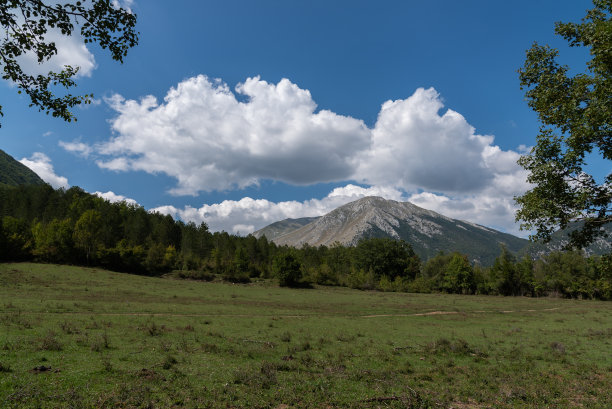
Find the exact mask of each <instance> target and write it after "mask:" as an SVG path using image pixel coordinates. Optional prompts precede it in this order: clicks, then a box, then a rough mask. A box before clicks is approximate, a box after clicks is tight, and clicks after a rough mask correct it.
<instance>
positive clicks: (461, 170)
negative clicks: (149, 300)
mask: <svg viewBox="0 0 612 409" xmlns="http://www.w3.org/2000/svg"><path fill="white" fill-rule="evenodd" d="M442 107H443V104H442V101H441V100H440V97H439V95H438V93H437V92H436V91H435V90H434V89H433V88H429V89H423V88H419V89H417V90H416V92H415V93H414V94H413V95H412V96H411V97H409V98H407V99H404V100H397V101H387V102H385V103H384V104H383V105H382V107H381V110H380V113H379V115H378V120H377V121H376V125H375V126H374V129H373V130H372V142H371V146H370V148H369V149H368V150H367V151H364V152H362V153H360V155H359V157H360V161H359V163H360V165H359V168H358V169H357V170H356V177H357V179H360V180H362V181H364V182H367V183H371V184H378V183H389V182H390V181H393V183H394V184H395V185H396V186H401V187H402V188H404V189H415V188H422V189H426V190H432V191H436V192H451V193H455V192H466V191H477V190H480V189H481V188H482V187H483V186H486V185H487V184H489V183H490V182H491V179H492V178H493V176H494V175H493V172H492V171H491V169H490V168H489V167H488V166H487V162H486V160H485V158H484V154H485V151H486V150H487V149H488V148H490V147H492V146H491V144H492V142H493V137H492V136H482V135H477V134H476V133H475V132H474V128H473V127H472V126H471V125H470V124H469V123H468V122H467V121H466V120H465V118H464V117H463V116H461V115H460V114H459V113H457V112H455V111H452V110H450V109H449V110H447V111H446V112H445V113H444V114H443V115H440V114H439V111H440V110H441V109H442Z"/></svg>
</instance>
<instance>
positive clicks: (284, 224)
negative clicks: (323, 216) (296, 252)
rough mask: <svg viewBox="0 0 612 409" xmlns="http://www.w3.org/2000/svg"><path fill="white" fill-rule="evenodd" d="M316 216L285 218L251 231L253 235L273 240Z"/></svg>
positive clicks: (305, 223)
mask: <svg viewBox="0 0 612 409" xmlns="http://www.w3.org/2000/svg"><path fill="white" fill-rule="evenodd" d="M317 219H318V217H302V218H299V219H285V220H281V221H279V222H275V223H272V224H270V225H268V226H266V227H264V228H263V229H260V230H257V231H256V232H254V233H253V236H255V237H257V238H260V237H262V236H266V238H267V239H268V240H274V239H275V238H277V237H280V236H282V235H284V234H287V233H289V232H292V231H294V230H297V229H299V228H300V227H302V226H305V225H307V224H308V223H311V222H313V221H315V220H317Z"/></svg>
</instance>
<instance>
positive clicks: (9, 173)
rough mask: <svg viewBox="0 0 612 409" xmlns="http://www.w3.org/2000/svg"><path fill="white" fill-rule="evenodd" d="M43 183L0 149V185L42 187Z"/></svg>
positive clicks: (28, 169) (29, 170)
mask: <svg viewBox="0 0 612 409" xmlns="http://www.w3.org/2000/svg"><path fill="white" fill-rule="evenodd" d="M43 184H45V182H44V181H43V180H42V179H41V178H40V177H39V176H38V175H37V174H36V173H34V172H33V171H32V170H31V169H30V168H28V167H27V166H25V165H24V164H22V163H20V162H18V161H16V160H15V158H13V157H12V156H11V155H9V154H7V153H6V152H4V151H3V150H1V149H0V185H9V186H19V185H43Z"/></svg>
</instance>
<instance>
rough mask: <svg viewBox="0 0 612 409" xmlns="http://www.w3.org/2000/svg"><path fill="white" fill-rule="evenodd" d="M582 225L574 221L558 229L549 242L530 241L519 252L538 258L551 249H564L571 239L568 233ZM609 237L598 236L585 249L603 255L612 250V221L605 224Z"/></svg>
mask: <svg viewBox="0 0 612 409" xmlns="http://www.w3.org/2000/svg"><path fill="white" fill-rule="evenodd" d="M578 227H580V224H579V223H574V224H573V225H570V226H569V227H568V228H566V229H564V230H558V231H556V232H554V233H553V234H552V235H551V239H550V241H549V242H548V243H540V242H530V243H529V244H527V246H525V248H524V249H522V250H521V251H520V252H519V254H529V255H530V256H531V257H534V258H537V257H541V256H542V255H544V254H547V253H550V252H551V251H559V250H563V249H564V247H565V245H567V243H568V241H569V239H568V234H569V233H570V232H572V231H574V230H576V229H577V228H578ZM604 229H605V230H606V232H607V233H608V237H601V236H600V237H598V238H597V239H595V241H594V242H593V244H591V245H590V246H588V247H587V248H586V249H585V251H586V253H587V254H588V255H602V254H607V253H610V252H612V223H609V224H607V225H605V226H604Z"/></svg>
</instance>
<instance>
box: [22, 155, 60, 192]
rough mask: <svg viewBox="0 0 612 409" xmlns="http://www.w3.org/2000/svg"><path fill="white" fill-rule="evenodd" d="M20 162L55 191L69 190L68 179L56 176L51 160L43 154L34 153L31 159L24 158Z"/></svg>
mask: <svg viewBox="0 0 612 409" xmlns="http://www.w3.org/2000/svg"><path fill="white" fill-rule="evenodd" d="M19 162H21V163H23V164H24V165H26V166H27V167H28V168H30V169H32V170H33V171H34V172H35V173H36V174H37V175H38V176H40V178H41V179H42V180H44V181H45V182H47V183H48V184H50V185H51V186H53V187H54V188H55V189H58V188H60V187H63V188H68V187H69V186H70V185H69V184H68V179H66V178H65V177H63V176H58V175H56V174H55V170H54V169H53V165H52V164H51V159H50V158H49V157H48V156H47V155H45V154H44V153H42V152H34V154H33V155H32V156H31V157H30V158H29V159H27V158H23V159H21V160H20V161H19Z"/></svg>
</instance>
